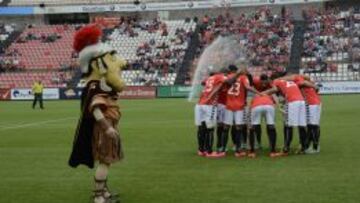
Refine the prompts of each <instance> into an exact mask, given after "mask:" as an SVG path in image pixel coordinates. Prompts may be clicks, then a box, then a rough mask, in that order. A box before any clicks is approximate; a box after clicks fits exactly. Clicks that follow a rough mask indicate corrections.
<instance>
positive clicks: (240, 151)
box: [234, 110, 247, 157]
mask: <svg viewBox="0 0 360 203" xmlns="http://www.w3.org/2000/svg"><path fill="white" fill-rule="evenodd" d="M234 120H235V124H236V153H235V156H238V157H243V156H246V146H245V147H244V140H246V138H244V137H245V136H247V129H246V125H245V121H244V111H243V110H239V111H235V112H234Z"/></svg>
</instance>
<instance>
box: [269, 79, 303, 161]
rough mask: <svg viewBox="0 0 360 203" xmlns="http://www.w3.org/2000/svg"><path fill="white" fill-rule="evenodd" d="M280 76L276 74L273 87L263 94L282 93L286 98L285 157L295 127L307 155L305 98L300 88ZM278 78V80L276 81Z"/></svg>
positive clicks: (301, 151)
mask: <svg viewBox="0 0 360 203" xmlns="http://www.w3.org/2000/svg"><path fill="white" fill-rule="evenodd" d="M279 76H281V75H280V74H274V75H273V78H274V79H275V80H274V81H273V87H272V88H271V89H268V90H266V91H265V92H263V93H264V94H269V95H270V94H273V93H280V94H281V95H282V96H283V97H284V98H285V102H286V105H285V125H284V149H283V155H288V153H289V150H290V144H291V141H292V137H293V127H298V130H299V137H300V144H301V150H300V153H305V150H306V145H307V134H306V106H305V101H304V97H303V96H302V94H301V91H300V89H299V87H298V86H297V85H296V83H294V82H293V81H287V80H284V79H282V78H279ZM276 78H277V79H276Z"/></svg>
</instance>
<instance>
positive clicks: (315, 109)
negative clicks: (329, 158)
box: [308, 105, 321, 153]
mask: <svg viewBox="0 0 360 203" xmlns="http://www.w3.org/2000/svg"><path fill="white" fill-rule="evenodd" d="M309 115H310V117H309V123H308V135H309V136H312V141H313V142H312V144H313V146H312V150H311V152H312V153H316V152H319V151H320V147H319V141H320V115H321V105H310V106H309Z"/></svg>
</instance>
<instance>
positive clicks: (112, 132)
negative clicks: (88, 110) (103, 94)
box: [93, 107, 118, 138]
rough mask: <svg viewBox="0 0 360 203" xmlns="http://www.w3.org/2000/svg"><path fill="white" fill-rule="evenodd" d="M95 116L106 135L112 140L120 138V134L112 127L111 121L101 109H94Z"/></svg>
mask: <svg viewBox="0 0 360 203" xmlns="http://www.w3.org/2000/svg"><path fill="white" fill-rule="evenodd" d="M93 115H94V117H95V120H96V122H98V123H99V124H100V126H101V128H102V129H103V130H104V131H105V135H107V136H109V137H111V138H116V137H117V136H118V132H117V131H116V130H115V129H114V128H113V127H112V126H111V124H110V123H109V121H107V120H106V119H105V116H104V114H103V113H102V111H101V110H100V108H99V107H95V108H94V111H93Z"/></svg>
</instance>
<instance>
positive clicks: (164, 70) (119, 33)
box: [106, 17, 193, 80]
mask: <svg viewBox="0 0 360 203" xmlns="http://www.w3.org/2000/svg"><path fill="white" fill-rule="evenodd" d="M187 22H188V21H187ZM184 23H185V21H184ZM174 26H175V25H172V24H171V22H170V24H169V21H161V20H159V19H153V20H150V21H144V20H139V19H137V18H135V17H121V18H120V20H119V23H118V25H116V26H114V28H113V30H114V32H113V33H112V34H110V35H108V36H107V37H106V39H107V41H108V42H110V43H111V44H112V46H114V48H116V49H117V48H118V49H120V50H119V51H120V52H125V53H124V57H125V59H127V61H128V67H127V68H126V69H127V70H141V71H145V73H149V74H154V73H156V74H159V76H165V75H167V74H168V73H174V72H176V70H177V68H178V67H179V65H181V62H182V61H183V58H184V56H185V51H186V49H187V46H188V44H189V43H190V39H191V35H192V33H193V29H185V28H184V27H181V25H176V26H175V27H176V29H175V28H174ZM134 40H135V44H130V45H129V44H124V41H132V42H134ZM112 42H115V43H112ZM121 49H122V50H121ZM124 49H128V51H124ZM132 49H134V53H132ZM120 54H121V55H122V53H120ZM134 80H135V79H134Z"/></svg>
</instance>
